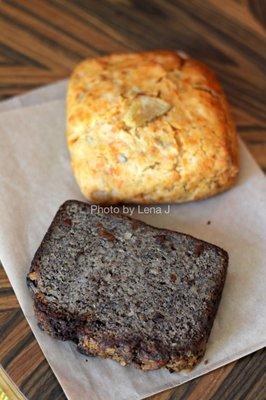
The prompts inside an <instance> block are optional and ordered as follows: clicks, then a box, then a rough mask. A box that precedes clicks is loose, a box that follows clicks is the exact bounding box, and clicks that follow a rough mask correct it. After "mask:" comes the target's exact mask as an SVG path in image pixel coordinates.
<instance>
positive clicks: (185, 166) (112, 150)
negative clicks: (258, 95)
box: [67, 51, 238, 203]
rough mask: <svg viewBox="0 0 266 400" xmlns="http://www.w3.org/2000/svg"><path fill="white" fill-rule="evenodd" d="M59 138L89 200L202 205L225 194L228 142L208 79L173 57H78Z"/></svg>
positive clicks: (219, 94)
mask: <svg viewBox="0 0 266 400" xmlns="http://www.w3.org/2000/svg"><path fill="white" fill-rule="evenodd" d="M67 114H68V115H67V117H68V118H67V141H68V146H69V150H70V155H71V160H72V167H73V170H74V174H75V177H76V179H77V182H78V184H79V186H80V188H81V190H82V192H83V194H84V195H85V196H86V197H87V199H89V200H90V201H92V202H95V203H117V202H137V203H164V202H184V201H190V200H197V199H202V198H205V197H209V196H212V195H214V194H216V193H218V192H221V191H224V190H226V189H228V188H229V187H230V186H232V184H233V183H234V181H235V178H236V175H237V173H238V143H237V136H236V132H235V127H234V124H233V122H232V119H231V116H230V113H229V110H228V104H227V101H226V99H225V95H224V93H223V91H222V89H221V86H220V85H219V83H218V82H217V80H216V78H215V76H214V75H213V73H212V72H211V71H210V70H209V69H208V68H207V67H206V66H205V65H203V64H201V63H199V62H198V61H195V60H193V59H184V58H182V57H180V55H178V53H176V52H173V51H151V52H143V53H136V54H114V55H109V56H106V57H100V58H94V59H89V60H85V61H84V62H82V63H81V64H79V65H78V66H77V67H76V69H75V70H74V72H73V75H72V77H71V79H70V83H69V89H68V96H67Z"/></svg>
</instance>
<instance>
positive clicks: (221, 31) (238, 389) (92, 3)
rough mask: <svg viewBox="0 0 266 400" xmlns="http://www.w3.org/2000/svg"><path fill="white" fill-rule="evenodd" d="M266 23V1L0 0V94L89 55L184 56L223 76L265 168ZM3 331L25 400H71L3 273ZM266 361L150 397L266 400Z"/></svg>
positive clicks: (250, 361)
mask: <svg viewBox="0 0 266 400" xmlns="http://www.w3.org/2000/svg"><path fill="white" fill-rule="evenodd" d="M265 20H266V1H265V0H260V1H259V0H249V1H248V0H239V1H237V0H168V1H163V0H154V1H152V0H135V1H129V0H109V1H108V0H103V1H101V0H99V1H97V0H84V1H82V0H72V1H71V0H31V1H30V0H2V1H1V2H0V97H1V98H2V99H5V98H8V97H9V96H13V95H16V94H19V93H22V92H26V91H28V90H30V89H33V88H35V87H37V86H40V85H44V84H47V83H49V82H53V81H56V80H58V79H61V78H65V77H67V76H68V75H69V73H70V72H71V70H72V68H73V67H74V65H75V64H76V63H77V62H78V61H79V60H81V59H83V58H85V57H90V56H94V55H97V54H106V53H109V52H123V51H125V52H128V51H135V50H139V49H153V48H171V49H183V50H185V51H186V52H188V53H189V54H190V55H192V56H194V57H196V58H198V59H200V60H202V61H204V62H206V63H207V64H208V65H209V66H210V67H212V68H213V69H214V70H215V71H216V73H217V74H218V76H219V78H220V80H221V81H222V84H223V86H224V89H225V91H226V92H227V94H228V97H229V99H230V102H231V105H232V109H233V113H234V116H235V119H236V122H237V126H238V132H239V134H240V135H241V137H242V138H243V139H244V141H245V142H246V144H247V145H248V148H249V149H250V151H251V153H252V154H253V156H254V157H255V159H256V160H257V162H258V163H259V164H260V166H261V168H262V169H264V171H265V170H266V154H265V153H266V151H265V150H266V135H265V131H266V120H265V107H263V106H265V103H264V102H263V100H264V99H265V93H266V86H265V75H264V74H263V72H265V70H264V71H263V67H265V53H266V41H265V31H264V29H263V25H264V23H265ZM0 328H1V331H0V335H1V336H0V363H2V364H3V366H4V367H5V369H6V370H7V371H8V373H9V374H10V376H11V377H12V378H13V380H14V381H15V382H16V383H17V385H18V386H19V387H20V388H21V390H22V391H23V393H24V394H25V395H26V396H27V397H28V399H30V400H57V399H60V400H62V399H65V396H64V394H63V392H62V389H61V388H60V386H59V384H58V382H57V380H56V378H55V377H54V375H53V373H52V371H51V369H50V367H49V366H48V364H47V362H46V360H45V358H44V356H43V354H42V352H41V350H40V348H39V346H38V344H37V342H36V340H35V339H34V337H33V334H32V333H31V330H30V328H29V326H28V324H27V322H26V320H25V318H24V316H23V314H22V312H21V310H20V308H19V305H18V303H17V300H16V297H15V295H14V293H13V290H12V288H11V286H10V283H9V281H8V279H7V277H6V275H5V272H4V270H3V269H1V268H0ZM265 355H266V352H265V351H263V350H261V351H258V352H256V353H254V354H251V355H250V356H247V357H245V358H243V359H241V360H239V361H237V362H234V363H232V364H229V365H227V366H225V367H223V368H220V369H218V370H216V371H213V372H212V373H209V374H208V375H205V376H203V377H202V378H198V379H194V380H193V381H191V382H188V383H187V384H184V385H182V386H179V387H178V388H176V389H173V390H169V391H166V392H164V393H161V394H159V395H156V396H153V397H152V398H150V399H153V400H170V399H171V400H174V399H176V400H177V399H178V400H181V399H182V400H185V399H186V400H198V399H199V400H209V399H212V400H220V399H221V400H224V399H225V400H229V399H233V400H238V399H239V400H244V399H246V400H263V399H264V400H265V398H266V394H265V393H266V388H265V380H266V379H265V365H266V357H265ZM77 400H78V399H77ZM88 400H90V399H88ZM103 400H108V399H103Z"/></svg>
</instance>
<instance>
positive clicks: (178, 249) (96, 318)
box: [27, 201, 228, 371]
mask: <svg viewBox="0 0 266 400" xmlns="http://www.w3.org/2000/svg"><path fill="white" fill-rule="evenodd" d="M227 264H228V256H227V253H226V252H225V251H224V250H222V249H220V248H219V247H216V246H214V245H212V244H209V243H206V242H203V241H201V240H198V239H195V238H193V237H191V236H188V235H185V234H182V233H178V232H173V231H169V230H165V229H158V228H154V227H152V226H149V225H146V224H145V223H143V222H140V221H137V220H134V219H130V218H128V217H126V216H124V215H114V214H113V215H110V214H100V213H94V212H92V209H91V206H90V205H89V204H87V203H82V202H78V201H67V202H66V203H64V204H63V205H62V206H61V207H60V209H59V211H58V212H57V214H56V216H55V219H54V221H53V222H52V224H51V226H50V228H49V230H48V232H47V233H46V235H45V237H44V239H43V241H42V243H41V245H40V247H39V249H38V250H37V252H36V254H35V256H34V258H33V261H32V265H31V270H30V273H29V274H28V277H27V282H28V286H29V288H30V290H31V292H32V296H33V299H34V306H35V311H36V316H37V318H38V322H39V325H40V327H41V328H42V329H44V330H45V331H47V332H48V333H49V334H51V335H52V336H54V337H55V338H58V339H62V340H73V341H74V342H75V343H77V346H78V349H79V350H80V351H81V352H83V353H85V354H87V355H89V356H101V357H108V358H112V359H114V360H116V361H118V362H120V363H121V364H122V365H128V364H132V365H134V366H137V367H139V368H141V369H142V370H151V369H157V368H160V367H166V368H168V369H170V370H174V371H179V370H181V369H185V368H188V369H189V368H192V367H193V366H194V365H196V364H197V363H198V362H199V360H200V359H201V358H202V356H203V354H204V351H205V347H206V343H207V340H208V337H209V334H210V331H211V327H212V324H213V320H214V317H215V314H216V310H217V307H218V304H219V301H220V297H221V293H222V289H223V286H224V281H225V276H226V269H227Z"/></svg>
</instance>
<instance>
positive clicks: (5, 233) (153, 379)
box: [0, 82, 266, 400]
mask: <svg viewBox="0 0 266 400" xmlns="http://www.w3.org/2000/svg"><path fill="white" fill-rule="evenodd" d="M57 85H58V89H57V86H56V85H52V86H51V87H48V88H45V89H39V90H38V91H36V92H33V93H31V94H30V95H26V96H20V97H19V98H18V99H16V100H15V101H12V100H11V101H7V102H5V103H3V104H2V106H1V105H0V111H1V110H3V109H5V110H7V109H9V110H10V109H11V108H12V107H16V108H17V109H16V110H14V111H6V112H3V113H2V114H0V143H1V154H0V221H1V224H0V259H1V261H2V263H3V265H4V268H5V270H6V272H7V275H8V277H9V279H10V282H11V284H12V286H13V288H14V290H15V293H16V295H17V298H18V300H19V302H20V305H21V307H22V310H23V312H24V314H25V316H26V318H27V320H28V322H29V324H30V326H31V328H32V330H33V332H34V334H35V336H36V339H37V340H38V342H39V344H40V346H41V348H42V350H43V352H44V354H45V356H46V358H47V360H48V362H49V363H50V365H51V367H52V369H53V371H54V373H55V374H56V376H57V378H58V380H59V382H60V384H61V385H62V388H63V390H64V392H65V393H66V395H67V397H68V398H69V399H71V400H87V399H90V400H96V399H97V400H133V399H141V398H144V397H146V396H148V395H151V394H153V393H156V392H158V391H161V390H164V389H167V388H170V387H173V386H176V385H179V384H181V383H183V382H185V381H187V380H190V379H193V378H194V377H197V376H199V375H202V374H205V373H206V372H209V371H211V370H213V369H215V368H218V367H219V366H222V365H224V364H226V363H229V362H231V361H233V360H235V359H238V358H240V357H242V356H244V355H246V354H248V353H251V352H253V351H255V350H257V349H259V348H261V347H263V346H265V345H266V337H265V332H266V321H265V308H266V295H265V293H266V271H265V268H266V266H265V259H266V258H265V257H266V185H265V178H264V176H263V173H262V172H261V171H260V169H259V168H258V166H257V165H256V163H255V162H254V160H253V159H252V158H251V156H250V155H249V153H248V152H247V150H246V148H245V147H244V146H243V144H241V173H240V177H239V180H238V183H237V185H236V186H235V187H234V188H233V189H231V190H230V191H228V192H226V193H224V194H221V195H219V196H216V197H214V198H212V199H208V200H205V201H201V202H196V203H190V204H185V205H175V206H171V214H170V215H166V214H162V215H150V214H149V215H136V218H139V219H142V220H145V221H146V222H149V223H150V224H153V225H155V226H159V227H166V228H170V229H174V230H179V231H183V232H186V233H189V234H192V235H194V236H197V237H199V238H201V239H204V240H207V241H210V242H212V243H215V244H217V245H219V246H221V247H223V248H224V249H226V250H227V251H228V252H229V255H230V265H229V270H228V276H227V280H226V285H225V288H224V292H223V297H222V301H221V304H220V308H219V311H218V315H217V318H216V320H215V323H214V327H213V330H212V333H211V337H210V340H209V343H208V348H207V352H206V356H205V358H204V360H208V363H207V364H205V363H204V361H203V362H202V363H201V364H200V365H199V366H198V367H197V368H196V369H194V370H193V372H191V373H178V374H177V373H173V374H170V373H169V372H168V371H167V370H165V369H162V370H158V371H153V372H146V373H144V372H141V371H138V370H136V369H134V368H131V367H127V368H124V367H121V366H120V365H119V364H117V363H116V362H114V361H111V360H102V359H100V358H87V357H85V356H82V355H80V354H79V353H78V352H76V350H75V346H74V345H73V344H71V343H68V342H60V341H57V340H54V339H52V338H50V337H49V336H48V335H47V334H45V333H43V332H41V331H40V330H39V328H38V327H37V325H36V321H35V318H34V314H33V309H32V301H31V298H30V295H29V292H28V290H27V287H26V283H25V276H26V273H27V272H28V270H29V266H30V262H31V259H32V257H33V255H34V252H35V251H36V249H37V247H38V245H39V244H40V242H41V240H42V238H43V236H44V233H45V232H46V230H47V228H48V226H49V224H50V222H51V220H52V218H53V216H54V214H55V212H56V211H57V209H58V207H59V205H60V204H61V203H63V202H64V201H65V200H67V199H80V200H82V199H83V197H82V195H81V194H80V191H79V189H78V187H77V185H76V183H75V181H74V179H73V177H72V173H71V170H70V166H69V159H68V153H67V148H66V144H65V138H64V130H65V126H64V125H65V113H64V102H63V101H62V100H57V101H50V100H53V99H55V98H61V97H62V95H63V92H64V90H65V83H64V82H63V83H59V84H57ZM60 85H61V86H60ZM49 91H50V94H49ZM27 96H29V97H27ZM34 101H35V102H36V101H39V103H42V104H40V105H36V106H33V107H24V108H19V107H21V106H25V105H28V104H32V103H33V102H34ZM47 101H48V102H47ZM208 221H211V224H210V225H208V224H207V222H208Z"/></svg>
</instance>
